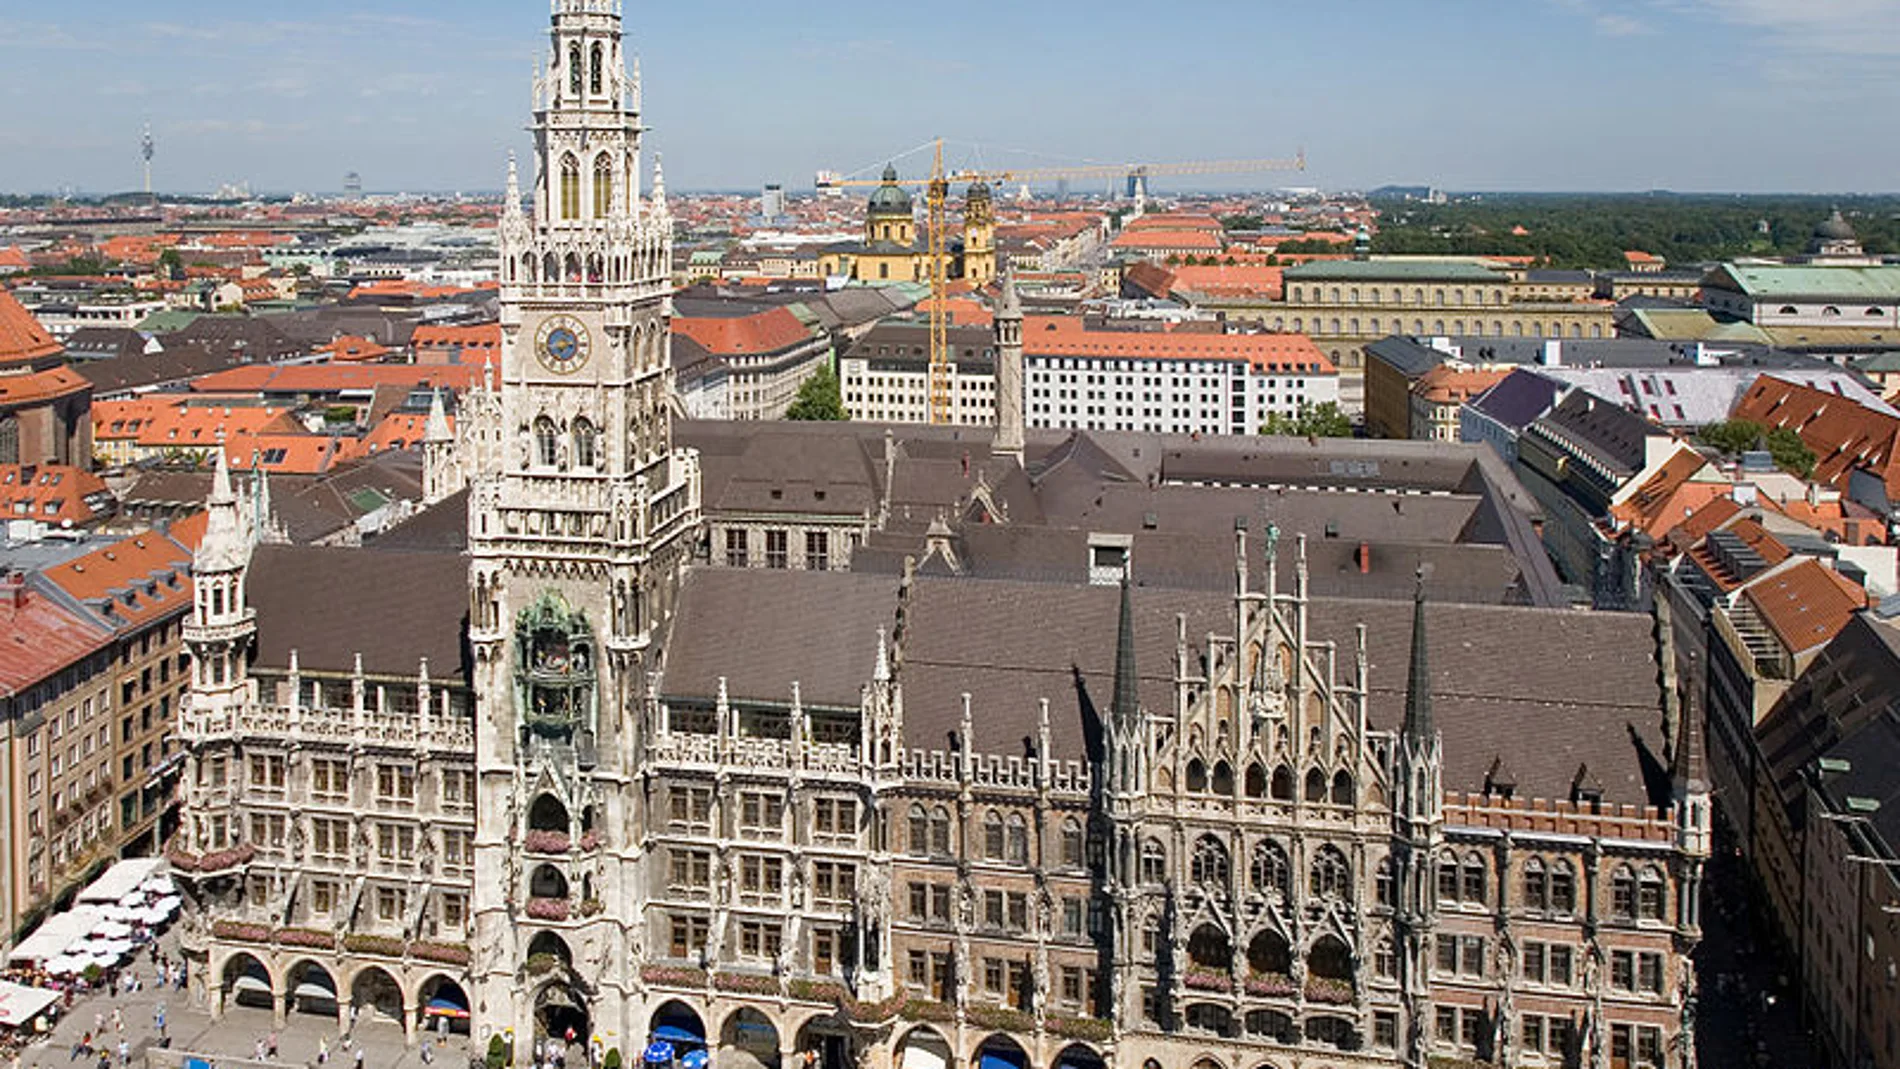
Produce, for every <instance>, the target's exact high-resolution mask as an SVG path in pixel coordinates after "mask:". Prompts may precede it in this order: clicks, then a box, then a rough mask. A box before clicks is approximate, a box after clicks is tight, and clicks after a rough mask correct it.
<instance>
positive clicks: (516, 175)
mask: <svg viewBox="0 0 1900 1069" xmlns="http://www.w3.org/2000/svg"><path fill="white" fill-rule="evenodd" d="M502 211H503V212H504V213H505V214H508V215H511V216H512V215H520V214H521V169H520V167H519V166H517V165H516V163H515V152H514V150H513V149H509V150H508V203H506V204H504V205H502Z"/></svg>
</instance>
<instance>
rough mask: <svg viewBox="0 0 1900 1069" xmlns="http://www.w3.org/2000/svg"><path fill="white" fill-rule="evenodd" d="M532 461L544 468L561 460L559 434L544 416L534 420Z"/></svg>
mask: <svg viewBox="0 0 1900 1069" xmlns="http://www.w3.org/2000/svg"><path fill="white" fill-rule="evenodd" d="M534 462H535V463H536V464H539V465H540V466H541V467H544V468H552V467H554V466H556V465H558V464H559V463H560V462H561V434H560V431H558V430H556V429H555V426H554V421H553V420H551V419H549V418H547V417H546V416H542V417H541V418H540V419H537V420H535V421H534Z"/></svg>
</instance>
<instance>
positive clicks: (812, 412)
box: [785, 367, 851, 422]
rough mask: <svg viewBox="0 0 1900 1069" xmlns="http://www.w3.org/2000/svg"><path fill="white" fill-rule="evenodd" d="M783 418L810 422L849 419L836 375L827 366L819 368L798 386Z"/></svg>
mask: <svg viewBox="0 0 1900 1069" xmlns="http://www.w3.org/2000/svg"><path fill="white" fill-rule="evenodd" d="M785 418H786V419H795V420H802V421H810V422H819V421H825V420H833V421H835V420H846V419H850V418H851V416H850V414H849V413H847V412H846V411H845V410H844V397H843V395H842V394H841V393H840V392H839V390H838V376H837V375H836V374H835V373H833V372H832V370H831V369H830V368H829V367H822V368H819V369H818V371H817V372H816V373H814V374H813V375H812V376H811V377H810V378H808V379H806V380H805V381H804V384H803V385H801V386H799V388H798V396H797V397H796V398H794V399H793V400H792V407H791V408H789V409H786V411H785Z"/></svg>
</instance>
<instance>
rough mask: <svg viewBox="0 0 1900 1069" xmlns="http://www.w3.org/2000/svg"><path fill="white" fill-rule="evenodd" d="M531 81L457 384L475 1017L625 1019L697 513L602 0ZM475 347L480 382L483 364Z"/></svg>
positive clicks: (565, 11) (556, 1021)
mask: <svg viewBox="0 0 1900 1069" xmlns="http://www.w3.org/2000/svg"><path fill="white" fill-rule="evenodd" d="M552 6H553V27H552V32H551V35H550V36H551V47H552V52H551V55H550V57H549V61H548V65H547V69H546V73H545V74H540V73H537V75H536V77H535V81H534V124H533V132H534V139H535V161H534V162H535V170H536V176H535V180H534V191H533V197H532V214H530V213H529V212H526V211H524V210H523V204H522V196H521V190H520V185H519V180H518V178H517V175H516V171H515V165H514V163H513V162H512V161H510V164H509V173H508V203H507V205H506V207H505V208H504V210H503V215H502V220H501V233H500V244H501V309H502V310H501V327H502V349H501V360H500V367H499V369H493V368H491V369H490V372H489V380H488V384H487V385H486V386H485V387H484V388H483V389H479V390H476V391H473V392H472V394H471V396H470V398H469V402H468V405H467V409H468V412H467V414H466V419H465V424H464V432H463V433H464V438H463V441H462V443H461V448H462V452H463V456H464V457H465V458H466V462H467V464H468V467H469V468H470V470H471V473H472V478H471V480H470V487H469V491H470V497H469V554H470V558H471V560H470V577H469V581H470V616H469V639H470V645H471V647H472V650H473V653H474V660H475V676H476V678H475V686H476V689H477V701H478V704H477V709H478V715H479V717H480V724H479V729H478V731H477V750H478V760H479V776H480V792H481V794H480V808H479V815H478V817H477V830H476V843H475V854H476V857H475V864H476V879H475V901H474V904H475V909H474V934H473V946H472V951H473V961H472V963H471V973H472V979H473V981H474V988H475V991H474V995H475V1000H476V1002H477V1005H476V1006H475V1007H474V1009H475V1016H476V1018H477V1019H478V1021H480V1022H481V1024H482V1025H483V1027H484V1030H485V1031H492V1032H496V1033H500V1032H503V1031H504V1030H507V1029H512V1030H513V1032H514V1035H515V1037H516V1049H515V1054H516V1059H517V1061H520V1062H522V1063H525V1062H526V1061H527V1060H528V1059H529V1057H530V1055H531V1053H532V1049H531V1047H530V1043H529V1040H531V1039H532V1038H533V1037H534V1036H536V1035H537V1034H542V1035H545V1034H555V1035H560V1034H564V1033H565V1031H566V1030H567V1029H568V1028H570V1027H571V1028H573V1029H574V1030H575V1032H576V1034H577V1035H581V1036H591V1035H594V1034H603V1035H607V1036H614V1035H616V1034H617V1035H619V1036H625V1035H626V1034H627V1031H626V1029H627V1026H628V1023H627V1022H625V1021H623V1020H621V1018H622V1017H623V1016H624V1014H625V1012H626V1010H625V1007H626V1006H627V1004H628V1001H629V996H630V995H631V994H632V993H633V991H632V989H633V987H634V985H635V984H637V980H638V958H639V956H640V946H639V944H640V939H639V936H638V934H637V932H634V931H633V930H631V929H630V928H629V926H628V923H627V922H628V921H629V920H631V919H635V918H638V917H639V916H640V910H639V905H640V903H639V899H640V897H641V896H642V892H641V889H640V887H639V886H638V881H636V880H635V879H634V878H633V874H634V873H635V872H636V864H637V859H638V854H637V851H638V843H637V841H636V840H635V837H634V835H633V834H632V831H633V829H634V828H636V827H637V826H638V825H637V821H638V819H639V813H638V812H637V806H638V802H637V800H636V792H635V790H634V788H633V786H632V784H631V782H630V777H631V773H632V768H633V763H634V761H633V756H632V755H633V754H634V753H635V752H636V750H637V748H638V747H639V745H640V736H641V732H642V729H643V724H642V720H641V716H642V699H643V697H644V695H645V693H646V689H647V685H648V674H649V672H650V671H651V670H652V669H653V668H654V664H653V640H654V636H655V635H656V634H657V633H658V630H659V628H660V627H661V626H662V625H663V624H664V622H665V620H666V617H667V616H668V614H669V613H670V612H671V611H672V605H673V596H674V592H675V590H676V589H677V586H678V581H679V577H680V572H681V569H682V568H683V567H684V566H685V562H686V557H687V554H688V551H689V549H690V547H691V545H692V544H693V540H694V538H695V537H696V534H697V532H698V529H699V522H700V497H699V494H700V490H699V462H698V457H697V455H696V454H694V453H691V452H689V451H685V450H677V449H675V448H674V447H673V441H672V410H673V404H674V400H673V372H672V363H671V357H670V346H669V336H668V316H669V309H668V292H669V278H670V276H671V257H672V219H671V217H670V215H669V213H668V210H667V205H666V197H665V190H664V186H663V184H662V180H661V178H660V175H659V168H658V166H657V164H656V166H655V168H654V179H653V190H652V193H651V195H650V196H648V197H642V195H641V191H640V135H641V132H642V128H641V126H640V85H639V72H638V68H637V67H636V68H635V71H634V73H633V75H632V76H631V77H630V76H629V75H628V74H627V73H626V69H625V65H624V61H623V58H622V55H621V44H622V41H621V20H620V3H619V0H552ZM497 370H498V372H499V376H500V382H499V384H498V385H496V384H495V382H494V378H493V376H494V374H495V373H496V371H497Z"/></svg>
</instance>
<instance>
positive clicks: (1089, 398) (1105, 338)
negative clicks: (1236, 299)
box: [839, 315, 1339, 434]
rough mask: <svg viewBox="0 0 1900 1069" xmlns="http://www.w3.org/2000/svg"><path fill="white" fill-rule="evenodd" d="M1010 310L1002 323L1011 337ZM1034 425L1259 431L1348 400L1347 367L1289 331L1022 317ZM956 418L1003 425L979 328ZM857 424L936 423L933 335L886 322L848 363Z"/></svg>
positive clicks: (845, 385)
mask: <svg viewBox="0 0 1900 1069" xmlns="http://www.w3.org/2000/svg"><path fill="white" fill-rule="evenodd" d="M1006 322H1010V320H1008V319H1007V317H1006V316H1005V315H999V316H998V317H997V325H998V328H999V330H1000V329H1001V328H1002V327H1003V325H1004V324H1005V323H1006ZM1014 322H1017V323H1018V324H1020V326H1019V332H1020V337H1021V339H1022V345H1021V350H1020V354H1021V355H1020V359H1021V369H1022V370H1021V375H1020V377H1019V379H1018V381H1019V382H1021V383H1022V384H1023V391H1024V394H1023V398H1022V408H1023V412H1024V421H1025V423H1026V425H1027V426H1030V427H1045V428H1058V429H1071V430H1073V429H1087V430H1113V431H1148V432H1158V433H1166V434H1197V433H1198V434H1254V433H1257V432H1258V431H1259V430H1260V428H1261V426H1262V425H1264V424H1265V423H1266V422H1267V420H1268V418H1269V417H1270V416H1273V415H1284V416H1294V415H1297V414H1298V413H1299V411H1300V410H1301V409H1302V408H1306V407H1309V406H1313V405H1319V404H1324V403H1327V402H1333V403H1337V402H1338V400H1339V372H1338V370H1337V369H1336V368H1334V367H1333V364H1332V362H1331V361H1330V360H1328V359H1327V358H1326V356H1325V354H1323V353H1321V352H1320V351H1319V348H1318V347H1317V346H1315V345H1314V344H1313V343H1312V342H1311V341H1310V340H1309V339H1307V338H1305V337H1303V336H1300V335H1286V334H1211V333H1210V334H1199V333H1191V332H1186V331H1162V330H1110V329H1099V328H1096V329H1092V328H1091V325H1090V324H1087V323H1085V322H1084V321H1083V320H1081V319H1076V318H1064V317H1053V316H1051V317H1044V316H1037V317H1032V318H1029V319H1027V320H1022V319H1020V318H1019V319H1017V320H1015V321H1014ZM950 348H951V351H952V354H953V357H954V360H955V366H954V370H953V372H952V374H951V375H950V378H949V382H950V401H951V405H950V411H951V413H952V419H951V423H953V424H956V425H959V426H988V425H993V424H994V423H995V422H996V412H997V406H998V404H999V403H1000V394H999V391H998V387H997V380H996V366H997V360H998V357H999V354H1000V353H1002V352H1003V347H1002V346H1000V345H997V344H996V343H995V342H994V341H993V340H992V339H991V338H990V337H989V336H988V334H987V332H985V331H982V330H980V329H977V328H953V329H952V330H951V331H950ZM840 366H841V372H840V376H839V379H840V385H841V388H842V390H843V392H844V402H845V407H846V408H847V409H848V410H849V411H850V412H851V414H852V416H853V418H856V419H865V420H873V421H879V422H891V423H925V422H928V421H929V419H930V393H929V390H930V383H929V373H928V372H929V349H928V334H927V332H926V331H925V330H924V329H923V328H922V327H913V326H909V325H886V326H883V327H880V328H878V329H877V330H875V331H873V332H872V333H871V334H869V335H867V336H866V337H865V339H864V340H863V341H862V342H860V343H859V344H858V345H857V346H856V347H855V348H853V349H852V350H851V351H850V352H849V353H847V354H845V357H844V359H843V360H842V361H841V362H840Z"/></svg>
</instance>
